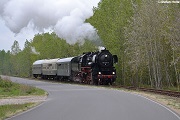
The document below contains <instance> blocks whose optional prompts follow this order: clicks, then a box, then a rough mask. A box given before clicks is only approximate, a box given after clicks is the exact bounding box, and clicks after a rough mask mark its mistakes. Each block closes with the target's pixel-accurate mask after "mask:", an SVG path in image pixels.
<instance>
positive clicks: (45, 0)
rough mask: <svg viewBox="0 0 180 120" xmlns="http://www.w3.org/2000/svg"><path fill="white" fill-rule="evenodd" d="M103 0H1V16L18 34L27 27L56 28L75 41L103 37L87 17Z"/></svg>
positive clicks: (61, 33)
mask: <svg viewBox="0 0 180 120" xmlns="http://www.w3.org/2000/svg"><path fill="white" fill-rule="evenodd" d="M99 2H100V0H0V17H1V18H2V19H3V20H4V21H5V23H6V26H7V27H8V28H9V29H10V30H11V31H12V32H14V33H16V34H18V33H21V32H22V31H23V29H26V28H33V29H34V30H36V31H39V32H44V31H47V30H51V31H54V32H55V33H56V34H57V35H58V36H59V37H60V38H63V39H65V40H66V41H67V42H68V43H70V44H74V43H76V42H77V41H79V42H82V43H83V41H84V39H90V40H92V41H97V40H100V39H99V37H98V35H97V31H96V29H95V28H94V27H93V26H92V25H91V24H89V23H85V20H86V19H87V18H89V17H91V16H92V15H93V7H96V6H97V5H98V3H99Z"/></svg>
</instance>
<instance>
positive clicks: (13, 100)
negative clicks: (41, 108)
mask: <svg viewBox="0 0 180 120" xmlns="http://www.w3.org/2000/svg"><path fill="white" fill-rule="evenodd" d="M46 98H47V96H16V97H6V98H1V99H0V105H7V104H24V103H39V102H43V101H45V100H46Z"/></svg>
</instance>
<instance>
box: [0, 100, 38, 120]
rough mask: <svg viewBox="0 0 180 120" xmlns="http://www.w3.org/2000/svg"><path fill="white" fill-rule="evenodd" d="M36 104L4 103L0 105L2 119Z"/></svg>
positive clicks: (0, 118) (0, 119)
mask: <svg viewBox="0 0 180 120" xmlns="http://www.w3.org/2000/svg"><path fill="white" fill-rule="evenodd" d="M35 105H36V103H26V104H14V105H2V106H0V120H3V119H5V118H8V117H10V116H13V115H15V114H18V113H20V112H22V111H25V110H28V109H29V108H32V107H33V106H35Z"/></svg>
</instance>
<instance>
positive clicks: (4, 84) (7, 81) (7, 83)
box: [0, 79, 13, 88]
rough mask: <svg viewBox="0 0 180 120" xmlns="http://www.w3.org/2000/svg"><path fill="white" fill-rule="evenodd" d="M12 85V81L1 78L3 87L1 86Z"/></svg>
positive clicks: (8, 86) (0, 82)
mask: <svg viewBox="0 0 180 120" xmlns="http://www.w3.org/2000/svg"><path fill="white" fill-rule="evenodd" d="M12 86H13V83H12V81H10V80H2V79H0V87H1V88H10V87H12Z"/></svg>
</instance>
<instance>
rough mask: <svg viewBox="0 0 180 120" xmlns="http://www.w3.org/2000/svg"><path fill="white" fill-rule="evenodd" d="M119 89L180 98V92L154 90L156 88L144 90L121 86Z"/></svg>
mask: <svg viewBox="0 0 180 120" xmlns="http://www.w3.org/2000/svg"><path fill="white" fill-rule="evenodd" d="M116 87H117V86H116ZM119 88H125V89H129V90H139V91H145V92H152V93H156V94H161V95H167V96H172V97H177V98H180V92H178V91H171V90H162V89H154V88H143V87H140V88H136V87H133V86H126V87H124V86H119Z"/></svg>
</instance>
